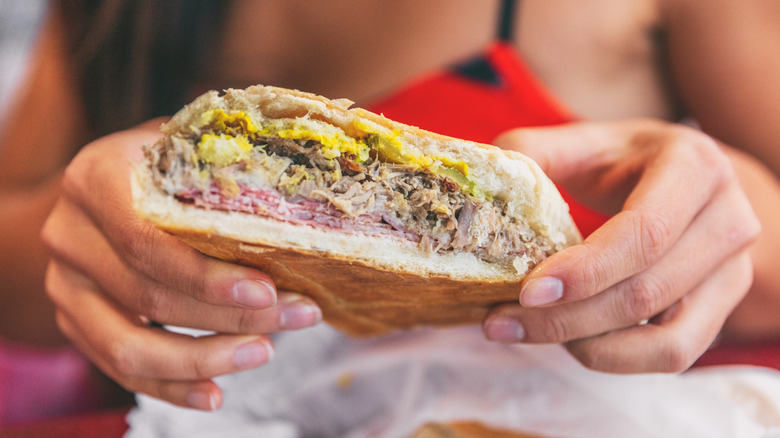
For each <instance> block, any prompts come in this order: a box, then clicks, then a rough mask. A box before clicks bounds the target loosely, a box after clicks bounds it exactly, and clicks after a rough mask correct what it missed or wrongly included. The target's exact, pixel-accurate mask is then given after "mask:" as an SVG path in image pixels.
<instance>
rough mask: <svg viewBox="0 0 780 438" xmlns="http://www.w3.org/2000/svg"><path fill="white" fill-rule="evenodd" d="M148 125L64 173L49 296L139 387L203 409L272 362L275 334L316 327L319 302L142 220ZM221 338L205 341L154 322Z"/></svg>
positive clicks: (51, 229) (63, 317)
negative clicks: (139, 187) (227, 383)
mask: <svg viewBox="0 0 780 438" xmlns="http://www.w3.org/2000/svg"><path fill="white" fill-rule="evenodd" d="M158 125H159V123H155V124H154V125H153V126H150V124H147V125H145V126H141V127H138V128H135V129H131V130H128V131H124V132H120V133H116V134H113V135H110V136H107V137H104V138H102V139H100V140H97V141H95V142H93V143H92V144H90V145H88V146H86V147H85V148H84V149H83V150H82V151H81V153H79V155H78V156H76V158H75V159H74V160H73V161H72V163H71V164H70V166H69V167H68V168H67V170H66V171H65V175H64V179H63V183H62V196H61V198H60V199H59V201H58V202H57V204H56V206H55V208H54V210H53V212H52V214H51V215H50V217H49V219H48V221H47V223H46V225H45V227H44V230H43V233H42V237H43V240H44V242H45V244H46V245H47V247H48V248H49V249H50V251H51V253H52V260H51V262H50V264H49V268H48V272H47V276H46V288H47V291H48V294H49V296H50V298H51V299H52V300H53V301H54V303H55V305H56V307H57V319H58V324H59V326H60V328H61V329H62V331H63V332H64V333H65V334H66V335H67V336H68V337H69V338H70V339H71V340H72V341H73V342H74V343H75V344H76V345H77V346H78V347H79V348H80V349H81V350H83V351H84V352H85V353H86V354H87V355H88V356H89V357H90V358H91V359H92V360H93V361H94V362H95V363H96V364H97V365H98V366H99V367H100V368H101V369H102V370H103V371H104V372H106V373H107V374H108V375H109V376H111V377H112V378H114V379H115V380H116V381H117V382H119V383H120V384H121V385H122V386H124V387H125V388H127V389H128V390H131V391H135V392H142V393H146V394H149V395H151V396H154V397H157V398H161V399H164V400H167V401H169V402H171V403H174V404H177V405H180V406H187V407H192V408H198V409H216V408H217V407H218V406H219V405H220V404H221V400H222V396H221V392H220V390H219V388H218V387H217V386H216V385H215V384H214V383H213V382H212V381H211V379H212V378H213V377H216V376H219V375H222V374H227V373H232V372H235V371H239V370H244V369H249V368H254V367H258V366H260V365H262V364H264V363H266V362H267V361H268V360H270V359H271V357H272V355H273V346H272V344H271V341H270V340H269V339H268V338H267V337H266V336H264V334H266V333H270V332H275V331H279V330H290V329H298V328H302V327H307V326H310V325H313V324H315V323H316V322H318V321H319V320H320V318H321V313H320V311H319V309H318V308H317V307H316V305H315V304H314V303H313V302H312V301H311V300H309V299H306V298H302V297H300V296H297V295H292V294H282V293H280V294H278V296H277V293H276V290H275V287H274V284H273V282H272V281H271V279H270V278H268V277H267V276H266V275H265V274H263V273H262V272H258V271H257V270H254V269H250V268H247V267H242V266H237V265H233V264H229V263H226V262H222V261H219V260H216V259H212V258H209V257H207V256H205V255H203V254H201V253H199V252H197V251H195V250H194V249H192V248H191V247H189V246H188V245H186V244H184V243H182V242H180V241H179V240H177V239H175V238H174V237H172V236H170V235H168V234H166V233H163V232H161V231H159V230H157V229H156V228H154V227H153V226H152V225H150V224H148V223H146V222H144V221H143V220H141V219H139V218H138V216H137V215H136V213H135V211H134V209H133V206H132V199H131V195H130V174H131V161H138V160H140V158H141V155H142V153H141V149H140V146H141V145H142V144H145V143H152V142H154V141H155V140H157V138H158V137H159V136H160V133H159V131H158V130H157V129H156V127H157V126H158ZM151 321H154V322H156V323H160V324H169V325H175V326H183V327H190V328H195V329H203V330H209V331H214V332H216V333H217V334H215V335H211V336H203V337H199V338H194V337H190V336H185V335H180V334H174V333H170V332H168V331H165V330H162V329H160V328H158V327H153V326H152V325H150V322H151Z"/></svg>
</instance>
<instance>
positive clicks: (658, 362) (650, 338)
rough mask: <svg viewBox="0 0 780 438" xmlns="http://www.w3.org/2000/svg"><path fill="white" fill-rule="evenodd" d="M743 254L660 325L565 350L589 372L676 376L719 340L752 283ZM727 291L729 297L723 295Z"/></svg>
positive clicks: (606, 336) (575, 343) (578, 343)
mask: <svg viewBox="0 0 780 438" xmlns="http://www.w3.org/2000/svg"><path fill="white" fill-rule="evenodd" d="M751 273H752V264H751V262H750V258H749V257H748V256H747V255H746V254H743V255H741V256H740V257H737V258H735V259H734V260H731V261H729V262H728V263H727V264H726V265H725V266H724V267H723V269H721V270H719V271H718V273H717V274H716V275H713V276H712V277H710V278H709V279H707V281H705V282H704V283H703V284H702V285H701V286H700V287H698V288H697V289H696V290H694V291H693V292H691V293H690V294H688V295H686V296H685V298H683V299H682V300H681V301H680V303H679V305H678V306H677V307H675V308H673V310H674V311H673V312H672V314H671V316H668V317H665V318H661V320H662V322H661V323H660V324H644V325H640V326H635V327H631V328H628V329H624V330H618V331H614V332H610V333H607V334H604V335H601V336H596V337H593V338H587V339H582V340H577V341H573V342H570V343H568V344H567V348H568V350H569V351H570V352H571V353H572V355H574V356H575V357H576V358H577V359H578V360H579V361H580V362H582V363H583V364H584V365H585V366H587V367H588V368H591V369H594V370H599V371H608V372H613V373H646V372H680V371H684V370H686V369H688V368H689V367H690V366H691V365H692V364H693V363H694V362H695V361H696V359H697V358H698V357H699V356H701V355H702V354H703V353H704V352H705V351H706V350H707V348H708V347H709V346H710V344H711V343H712V341H713V340H714V339H715V337H716V336H717V335H718V332H719V331H720V329H721V327H722V326H723V323H724V321H725V320H726V318H727V317H728V315H729V314H730V313H731V310H733V309H734V307H736V305H737V304H738V303H739V301H740V300H741V299H742V298H743V297H744V295H745V294H746V293H747V291H748V289H749V288H750V284H751V282H752V276H751ZM724 291H728V292H729V293H724Z"/></svg>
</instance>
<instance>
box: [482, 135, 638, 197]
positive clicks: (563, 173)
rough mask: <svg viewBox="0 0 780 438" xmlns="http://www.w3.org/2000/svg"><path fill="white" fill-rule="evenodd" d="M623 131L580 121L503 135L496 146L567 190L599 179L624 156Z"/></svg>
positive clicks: (497, 140)
mask: <svg viewBox="0 0 780 438" xmlns="http://www.w3.org/2000/svg"><path fill="white" fill-rule="evenodd" d="M624 131H625V130H623V129H620V128H619V127H617V128H616V129H607V127H606V126H605V125H604V124H600V123H594V122H578V123H571V124H566V125H560V126H554V127H543V128H518V129H512V130H509V131H506V132H504V133H502V134H501V135H500V136H499V137H497V138H496V140H495V141H494V144H495V145H496V146H498V147H500V148H502V149H507V150H513V151H516V152H520V153H522V154H523V155H526V156H528V157H529V158H531V159H532V160H534V161H535V162H536V163H537V164H538V165H539V167H541V168H542V171H544V173H545V174H547V176H548V177H550V179H551V180H553V181H554V182H555V183H556V184H560V185H563V186H564V187H566V189H567V190H570V189H575V190H573V191H578V190H576V189H578V188H583V186H582V183H588V182H590V183H592V182H593V181H595V180H596V179H598V178H599V177H600V175H601V173H602V172H603V171H605V170H606V169H607V168H609V167H610V164H612V163H614V162H615V161H617V160H619V159H620V157H622V156H623V155H624V153H625V151H624V145H625V144H626V143H627V142H626V141H625V134H624Z"/></svg>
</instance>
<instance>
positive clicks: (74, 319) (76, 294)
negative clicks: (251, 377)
mask: <svg viewBox="0 0 780 438" xmlns="http://www.w3.org/2000/svg"><path fill="white" fill-rule="evenodd" d="M47 277H48V282H49V285H50V286H52V289H54V285H56V291H55V292H52V293H51V295H52V297H53V299H54V300H55V302H56V304H57V308H58V310H59V311H60V312H61V313H62V315H63V316H64V317H66V318H67V319H68V320H69V321H70V322H71V323H72V325H73V327H72V328H73V330H71V331H70V332H69V333H68V335H69V336H72V337H79V338H81V339H83V341H84V342H85V343H86V344H87V345H90V346H91V348H92V349H93V350H94V351H97V352H100V353H101V354H100V357H103V358H106V359H105V360H107V361H108V363H109V366H110V368H111V369H112V370H114V371H115V373H118V374H121V375H128V376H138V377H147V378H157V379H169V380H203V379H210V378H212V377H216V376H220V375H223V374H228V373H232V372H236V371H240V370H243V369H250V368H256V367H258V366H260V365H263V364H265V363H266V362H268V361H269V360H270V359H271V357H272V354H273V348H272V345H271V342H270V340H269V339H268V338H267V337H265V336H231V335H212V336H203V337H199V338H194V337H191V336H186V335H181V334H176V333H170V332H168V331H165V330H162V329H159V328H153V327H148V326H144V325H141V324H139V323H138V321H137V320H135V318H133V317H132V316H130V315H128V314H127V313H126V312H124V311H123V310H122V309H121V308H119V307H117V306H116V304H114V303H113V302H111V301H109V300H107V299H105V297H104V296H102V294H101V293H100V292H99V291H97V290H95V288H94V286H90V282H89V280H87V279H86V278H84V277H82V276H81V275H80V274H79V273H78V272H76V271H73V270H71V269H69V268H68V267H66V266H64V265H62V264H59V263H57V262H53V263H52V264H51V265H50V267H49V272H48V273H47ZM65 297H66V299H65Z"/></svg>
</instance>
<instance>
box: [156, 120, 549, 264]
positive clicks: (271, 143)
mask: <svg viewBox="0 0 780 438" xmlns="http://www.w3.org/2000/svg"><path fill="white" fill-rule="evenodd" d="M209 133H213V130H206V131H200V132H195V133H193V134H192V135H191V137H189V138H183V137H179V136H176V135H174V136H166V137H165V138H163V139H161V140H160V141H158V143H156V144H155V145H153V146H150V147H147V148H145V154H146V156H147V160H148V162H150V163H151V165H152V178H153V180H154V182H155V184H156V185H157V186H159V187H160V188H161V189H163V190H164V191H166V192H167V193H169V194H171V195H173V196H175V197H176V198H177V199H178V200H179V201H181V202H185V203H192V204H194V205H196V206H199V207H202V208H210V209H220V210H226V211H240V212H246V213H252V214H259V215H264V216H267V217H270V218H273V219H277V220H282V221H287V222H292V223H297V224H304V225H310V226H315V227H325V228H331V229H337V230H341V231H343V232H361V233H364V234H369V235H385V236H394V237H396V238H399V239H405V240H409V241H413V242H417V243H418V244H419V245H420V247H421V248H423V249H425V250H427V251H431V252H451V251H465V252H471V253H473V254H475V255H476V256H477V257H479V258H481V259H483V260H485V261H488V262H496V263H517V260H522V261H524V262H526V263H531V264H536V263H538V262H540V261H541V260H542V259H544V258H545V257H547V256H548V255H549V254H551V253H552V252H554V251H553V248H552V247H551V246H550V244H549V243H548V242H547V241H546V239H543V238H541V237H538V236H536V234H535V233H534V232H533V231H532V230H531V229H530V227H529V226H528V224H527V223H525V221H524V220H522V219H518V218H514V217H509V216H507V215H506V214H505V213H504V204H502V203H501V202H500V201H497V200H490V201H488V200H484V199H480V198H477V197H475V196H473V195H471V194H469V193H467V192H466V191H464V190H462V189H461V187H460V185H459V184H458V183H457V182H456V181H454V180H453V179H451V178H449V177H447V176H443V175H436V174H433V173H430V172H425V171H422V170H421V169H420V168H419V167H415V166H409V165H401V164H394V163H387V162H381V161H380V160H379V159H378V158H377V156H376V154H374V153H372V154H370V157H369V158H368V159H367V160H365V161H363V162H358V161H357V160H354V157H349V156H347V157H344V156H339V157H336V158H326V157H325V156H324V155H323V153H322V145H321V144H320V143H319V142H317V141H314V140H294V139H287V138H279V137H273V136H256V137H253V138H251V150H250V151H248V154H247V155H246V156H245V157H243V158H242V159H240V160H238V161H236V162H229V163H222V164H215V163H214V162H206V161H204V160H202V159H199V158H198V157H199V156H198V149H199V148H200V147H201V146H200V145H201V142H202V138H203V134H209Z"/></svg>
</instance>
